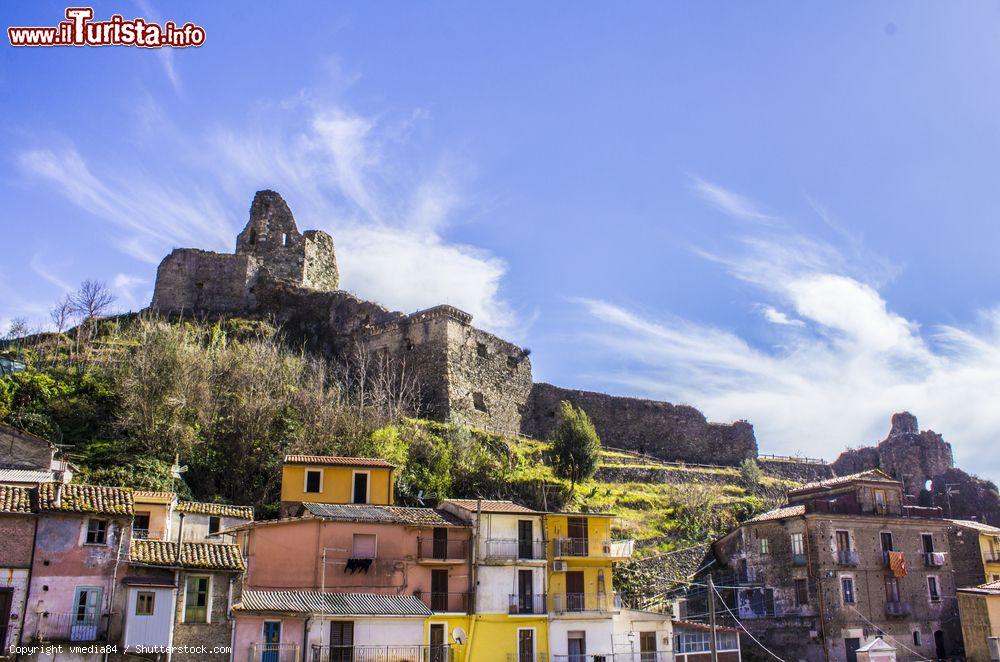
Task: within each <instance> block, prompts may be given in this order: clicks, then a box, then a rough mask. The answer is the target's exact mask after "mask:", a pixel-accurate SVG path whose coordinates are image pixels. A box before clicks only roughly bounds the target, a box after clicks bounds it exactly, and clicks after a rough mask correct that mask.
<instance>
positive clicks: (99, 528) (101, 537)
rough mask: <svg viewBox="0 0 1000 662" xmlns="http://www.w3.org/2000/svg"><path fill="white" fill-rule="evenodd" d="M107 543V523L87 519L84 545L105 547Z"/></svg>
mask: <svg viewBox="0 0 1000 662" xmlns="http://www.w3.org/2000/svg"><path fill="white" fill-rule="evenodd" d="M107 542H108V522H107V520H103V519H89V520H87V537H86V543H87V544H88V545H105V544H107Z"/></svg>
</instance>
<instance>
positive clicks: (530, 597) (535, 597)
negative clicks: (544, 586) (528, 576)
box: [507, 593, 546, 614]
mask: <svg viewBox="0 0 1000 662" xmlns="http://www.w3.org/2000/svg"><path fill="white" fill-rule="evenodd" d="M507 604H508V613H510V614H544V613H545V609H546V607H545V594H544V593H512V594H511V595H509V596H508V600H507Z"/></svg>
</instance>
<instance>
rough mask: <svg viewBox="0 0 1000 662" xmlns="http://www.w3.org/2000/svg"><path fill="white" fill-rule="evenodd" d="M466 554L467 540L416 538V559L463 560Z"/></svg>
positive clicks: (467, 554)
mask: <svg viewBox="0 0 1000 662" xmlns="http://www.w3.org/2000/svg"><path fill="white" fill-rule="evenodd" d="M468 556H469V541H468V540H457V539H448V540H440V539H439V540H435V539H433V538H423V537H418V538H417V558H418V559H421V560H424V561H464V560H465V559H467V558H468Z"/></svg>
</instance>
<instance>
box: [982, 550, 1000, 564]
mask: <svg viewBox="0 0 1000 662" xmlns="http://www.w3.org/2000/svg"><path fill="white" fill-rule="evenodd" d="M983 560H984V561H986V562H987V563H1000V550H998V549H988V550H986V553H985V554H984V555H983Z"/></svg>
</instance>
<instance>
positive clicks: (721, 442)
mask: <svg viewBox="0 0 1000 662" xmlns="http://www.w3.org/2000/svg"><path fill="white" fill-rule="evenodd" d="M562 400H568V401H569V402H571V403H573V404H574V405H576V406H578V407H582V408H583V410H584V411H586V412H587V415H588V416H590V419H591V420H592V421H593V422H594V427H595V428H597V433H598V435H600V437H601V442H602V443H603V444H604V445H606V446H612V447H615V448H624V449H627V450H634V451H638V452H640V453H645V454H648V455H652V456H654V457H659V458H662V459H665V460H680V461H684V462H696V463H697V462H704V463H712V464H724V465H738V464H739V463H740V462H741V461H743V460H744V459H746V458H755V457H757V440H756V439H755V438H754V434H753V426H752V425H750V423H747V422H746V421H737V422H736V423H732V424H722V423H709V422H708V421H707V420H706V419H705V415H704V414H702V413H701V412H700V411H698V410H697V409H695V408H694V407H688V406H686V405H674V404H670V403H669V402H658V401H655V400H643V399H639V398H623V397H619V396H613V395H607V394H604V393H595V392H593V391H576V390H571V389H565V388H560V387H558V386H553V385H551V384H535V385H534V387H533V388H532V390H531V397H530V399H529V403H528V410H527V411H528V415H527V417H526V419H525V422H524V424H523V425H522V429H523V431H524V433H525V434H528V435H530V436H533V437H539V438H545V437H546V436H547V435H548V434H549V432H550V431H551V430H552V428H553V427H555V425H556V422H557V411H558V407H559V402H560V401H562Z"/></svg>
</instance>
